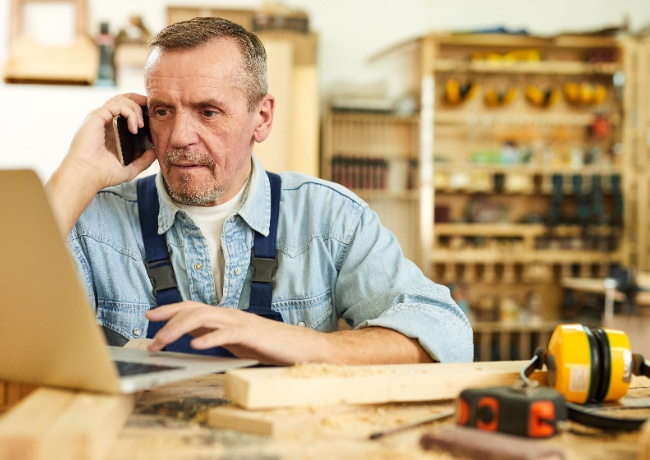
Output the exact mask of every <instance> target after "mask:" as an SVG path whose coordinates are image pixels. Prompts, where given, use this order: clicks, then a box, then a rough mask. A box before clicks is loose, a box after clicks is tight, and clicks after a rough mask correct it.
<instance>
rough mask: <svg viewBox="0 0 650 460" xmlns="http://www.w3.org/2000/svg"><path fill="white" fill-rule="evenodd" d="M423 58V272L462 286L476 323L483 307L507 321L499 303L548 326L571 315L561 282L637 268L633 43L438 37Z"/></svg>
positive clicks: (428, 40) (424, 47)
mask: <svg viewBox="0 0 650 460" xmlns="http://www.w3.org/2000/svg"><path fill="white" fill-rule="evenodd" d="M421 51H422V57H421V61H422V63H423V65H422V76H423V78H422V81H423V87H422V95H423V97H422V104H423V105H422V109H421V110H422V114H423V118H424V117H428V118H429V122H427V123H425V122H424V120H423V121H422V129H423V133H422V137H423V139H427V140H426V141H425V143H428V144H429V145H430V148H429V149H427V150H423V151H422V153H421V154H422V156H423V157H425V158H430V160H429V161H431V171H432V172H431V175H430V180H431V189H432V190H433V192H432V193H431V195H430V198H429V199H425V200H423V201H422V203H421V205H422V212H423V213H426V212H430V211H429V209H433V212H432V216H431V221H435V224H434V225H432V226H430V227H428V228H427V227H425V226H423V227H422V228H423V229H425V231H424V232H423V233H422V234H421V235H420V237H421V238H422V239H423V240H424V241H427V242H428V241H431V245H430V248H429V250H430V252H429V254H430V258H429V260H430V265H429V266H425V267H424V268H425V269H428V270H429V274H430V275H431V276H432V278H433V279H436V280H440V281H441V282H444V283H447V284H450V285H451V284H453V285H457V284H466V285H467V289H465V291H466V292H467V299H464V300H465V301H467V302H468V303H469V305H470V307H471V309H472V311H473V312H474V313H475V314H479V315H484V314H485V313H486V312H485V311H482V310H481V306H482V305H485V304H488V305H491V306H492V307H493V308H494V309H496V310H497V311H496V312H493V315H492V317H493V318H494V319H499V318H500V317H503V315H504V312H503V311H500V310H502V309H503V305H502V304H503V302H504V301H506V303H510V304H511V303H514V304H516V305H518V306H519V309H520V313H521V312H522V311H523V312H525V309H526V307H527V302H528V301H527V299H530V298H531V297H530V296H535V298H537V299H538V301H541V304H542V305H543V310H542V312H541V315H542V318H543V319H544V320H549V321H553V320H558V319H559V318H561V317H563V316H566V315H567V314H568V312H566V311H562V308H563V307H562V302H563V289H562V287H561V283H560V280H561V279H562V278H563V277H567V276H582V277H605V276H607V274H608V272H609V270H610V268H611V266H613V265H615V264H616V265H623V266H629V265H630V264H632V263H634V262H635V260H634V258H635V255H636V252H635V251H634V245H635V241H636V240H635V236H636V233H637V231H636V227H637V196H636V194H635V188H636V187H637V184H638V173H637V171H638V170H637V169H636V168H635V166H634V165H635V152H636V149H635V146H634V142H633V129H632V126H631V125H630V123H629V119H631V118H632V117H631V116H630V110H631V107H633V104H632V103H631V102H632V101H631V100H630V97H631V95H630V93H631V92H630V91H629V88H630V86H629V85H630V84H631V83H632V84H633V82H631V80H630V78H631V77H630V76H631V75H633V74H634V72H633V67H632V66H633V65H634V59H633V56H634V53H635V52H636V44H635V43H633V42H632V40H627V39H618V38H609V37H587V36H561V37H556V38H554V39H546V38H537V37H527V36H510V35H508V36H505V35H489V36H488V35H447V34H436V35H430V36H428V37H425V38H424V39H423V40H422V43H421ZM454 90H456V91H459V92H454ZM571 90H575V91H574V92H571ZM463 91H465V92H464V93H463ZM596 93H598V95H597V96H596ZM623 197H624V198H623ZM623 202H624V206H623V204H622V203H623ZM487 299H489V301H488V300H487Z"/></svg>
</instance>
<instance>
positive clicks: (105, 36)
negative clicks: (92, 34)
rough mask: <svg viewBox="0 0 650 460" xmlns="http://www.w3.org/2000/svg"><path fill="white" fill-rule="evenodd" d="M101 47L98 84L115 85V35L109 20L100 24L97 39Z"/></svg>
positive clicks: (96, 83) (98, 45)
mask: <svg viewBox="0 0 650 460" xmlns="http://www.w3.org/2000/svg"><path fill="white" fill-rule="evenodd" d="M96 43H97V47H98V49H99V67H98V69H97V79H96V80H95V85H96V86H115V37H114V36H113V35H112V34H111V33H110V32H109V25H108V22H102V23H101V24H100V26H99V35H97V39H96Z"/></svg>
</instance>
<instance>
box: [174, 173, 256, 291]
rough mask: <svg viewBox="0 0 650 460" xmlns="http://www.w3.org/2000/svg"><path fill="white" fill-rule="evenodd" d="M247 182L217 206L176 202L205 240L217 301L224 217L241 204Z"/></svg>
mask: <svg viewBox="0 0 650 460" xmlns="http://www.w3.org/2000/svg"><path fill="white" fill-rule="evenodd" d="M247 185H248V182H246V184H244V186H243V187H242V188H241V190H240V191H239V193H237V195H235V196H234V197H233V198H231V199H230V200H228V201H226V202H225V203H222V204H220V205H217V206H187V205H182V204H178V203H177V204H176V205H177V206H178V207H179V208H180V209H181V210H182V211H183V212H185V213H186V214H187V215H188V216H190V218H191V219H192V220H193V221H194V223H195V224H196V225H197V226H198V227H199V229H200V230H201V233H202V234H203V237H204V238H205V242H206V243H207V245H208V250H209V251H210V264H211V265H212V274H213V275H214V287H215V291H216V294H217V302H221V297H222V295H223V273H224V270H225V265H226V261H225V259H224V256H223V250H222V249H221V235H222V234H223V225H224V223H225V222H226V219H227V218H228V217H229V216H231V215H232V214H234V213H235V211H236V210H237V209H239V207H240V206H241V203H242V200H243V197H244V190H246V186H247Z"/></svg>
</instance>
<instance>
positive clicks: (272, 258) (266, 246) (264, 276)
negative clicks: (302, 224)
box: [247, 171, 282, 321]
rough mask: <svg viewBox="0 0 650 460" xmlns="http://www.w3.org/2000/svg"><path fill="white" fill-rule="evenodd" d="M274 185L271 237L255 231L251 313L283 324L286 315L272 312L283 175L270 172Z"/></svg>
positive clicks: (272, 186) (268, 173) (272, 185)
mask: <svg viewBox="0 0 650 460" xmlns="http://www.w3.org/2000/svg"><path fill="white" fill-rule="evenodd" d="M266 174H267V175H268V177H269V181H270V183H271V223H270V226H269V234H268V236H264V235H262V234H261V233H258V232H255V242H254V246H253V255H252V258H251V265H252V267H253V270H252V271H253V273H252V279H251V294H250V306H249V308H248V310H247V311H249V312H250V313H255V314H257V315H261V316H265V317H267V318H271V319H275V320H279V321H282V316H281V315H280V314H279V313H277V312H275V311H273V310H271V299H272V294H273V277H274V276H275V272H276V271H277V268H278V257H277V254H276V242H277V239H278V231H277V230H278V215H279V213H280V191H281V186H282V181H281V179H280V176H279V175H277V174H274V173H271V172H268V171H267V172H266Z"/></svg>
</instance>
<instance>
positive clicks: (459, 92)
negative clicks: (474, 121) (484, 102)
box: [445, 78, 479, 105]
mask: <svg viewBox="0 0 650 460" xmlns="http://www.w3.org/2000/svg"><path fill="white" fill-rule="evenodd" d="M478 88H479V85H478V83H472V82H467V83H465V84H463V85H461V84H460V83H459V82H458V80H456V79H454V78H450V79H449V80H447V83H446V84H445V102H446V103H447V104H450V105H458V104H460V103H462V102H465V101H468V100H470V99H471V98H473V97H474V95H475V94H476V92H477V91H478Z"/></svg>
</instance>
